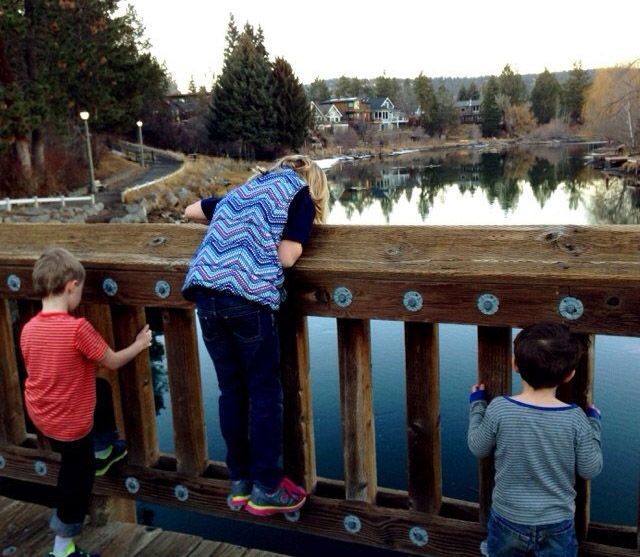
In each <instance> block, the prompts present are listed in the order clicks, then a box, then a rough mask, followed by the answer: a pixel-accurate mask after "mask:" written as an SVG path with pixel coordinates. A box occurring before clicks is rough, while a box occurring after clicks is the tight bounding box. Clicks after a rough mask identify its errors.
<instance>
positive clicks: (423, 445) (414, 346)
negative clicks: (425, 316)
mask: <svg viewBox="0 0 640 557" xmlns="http://www.w3.org/2000/svg"><path fill="white" fill-rule="evenodd" d="M404 335H405V367H406V374H407V385H406V391H407V395H406V399H407V436H408V439H407V447H408V473H409V477H408V480H409V498H410V500H411V505H412V508H414V509H416V510H418V511H423V512H431V513H436V514H437V513H438V512H439V511H440V506H441V505H442V470H441V447H440V373H439V352H438V325H437V324H433V323H405V328H404Z"/></svg>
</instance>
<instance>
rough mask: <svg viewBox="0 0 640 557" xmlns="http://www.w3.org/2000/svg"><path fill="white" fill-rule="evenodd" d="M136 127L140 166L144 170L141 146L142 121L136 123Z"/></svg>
mask: <svg viewBox="0 0 640 557" xmlns="http://www.w3.org/2000/svg"><path fill="white" fill-rule="evenodd" d="M136 126H138V146H139V147H140V166H142V168H144V146H143V144H142V120H138V121H137V122H136Z"/></svg>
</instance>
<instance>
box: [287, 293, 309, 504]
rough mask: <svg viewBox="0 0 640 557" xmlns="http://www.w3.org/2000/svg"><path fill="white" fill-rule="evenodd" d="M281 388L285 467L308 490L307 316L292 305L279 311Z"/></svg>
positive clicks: (290, 475) (288, 473) (289, 474)
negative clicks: (282, 396) (282, 395)
mask: <svg viewBox="0 0 640 557" xmlns="http://www.w3.org/2000/svg"><path fill="white" fill-rule="evenodd" d="M280 346H281V367H282V390H283V393H284V450H283V459H284V468H285V473H286V474H287V475H288V476H289V477H291V478H293V479H294V480H295V481H297V482H300V483H301V485H302V486H303V487H304V488H305V490H306V491H307V492H313V491H314V489H315V486H316V481H317V477H316V446H315V435H314V431H313V404H312V398H311V381H310V367H309V332H308V329H307V318H306V317H305V316H304V315H302V314H300V313H298V312H296V311H295V308H293V307H292V306H290V305H289V306H286V305H285V307H283V309H282V310H281V315H280Z"/></svg>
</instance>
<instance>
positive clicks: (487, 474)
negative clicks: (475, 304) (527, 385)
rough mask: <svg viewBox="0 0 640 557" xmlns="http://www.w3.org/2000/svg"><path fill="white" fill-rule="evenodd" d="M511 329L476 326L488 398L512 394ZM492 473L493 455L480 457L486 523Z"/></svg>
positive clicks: (481, 379)
mask: <svg viewBox="0 0 640 557" xmlns="http://www.w3.org/2000/svg"><path fill="white" fill-rule="evenodd" d="M511 354H512V349H511V329H510V328H509V327H478V382H479V383H484V385H485V389H486V394H487V400H488V401H490V400H491V399H492V398H493V397H495V396H498V395H502V394H511V367H512V357H511ZM494 474H495V468H494V461H493V457H488V458H484V459H482V460H481V461H480V468H479V480H480V489H479V492H480V522H481V523H482V524H486V523H487V520H488V519H489V511H490V510H491V492H492V491H493V479H494Z"/></svg>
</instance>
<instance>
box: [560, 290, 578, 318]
mask: <svg viewBox="0 0 640 557" xmlns="http://www.w3.org/2000/svg"><path fill="white" fill-rule="evenodd" d="M558 312H559V313H560V315H562V317H564V318H565V319H569V320H571V321H575V320H576V319H580V318H581V317H582V314H583V313H584V304H583V303H582V301H581V300H580V299H578V298H574V297H573V296H566V297H564V298H562V300H560V304H559V305H558Z"/></svg>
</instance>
